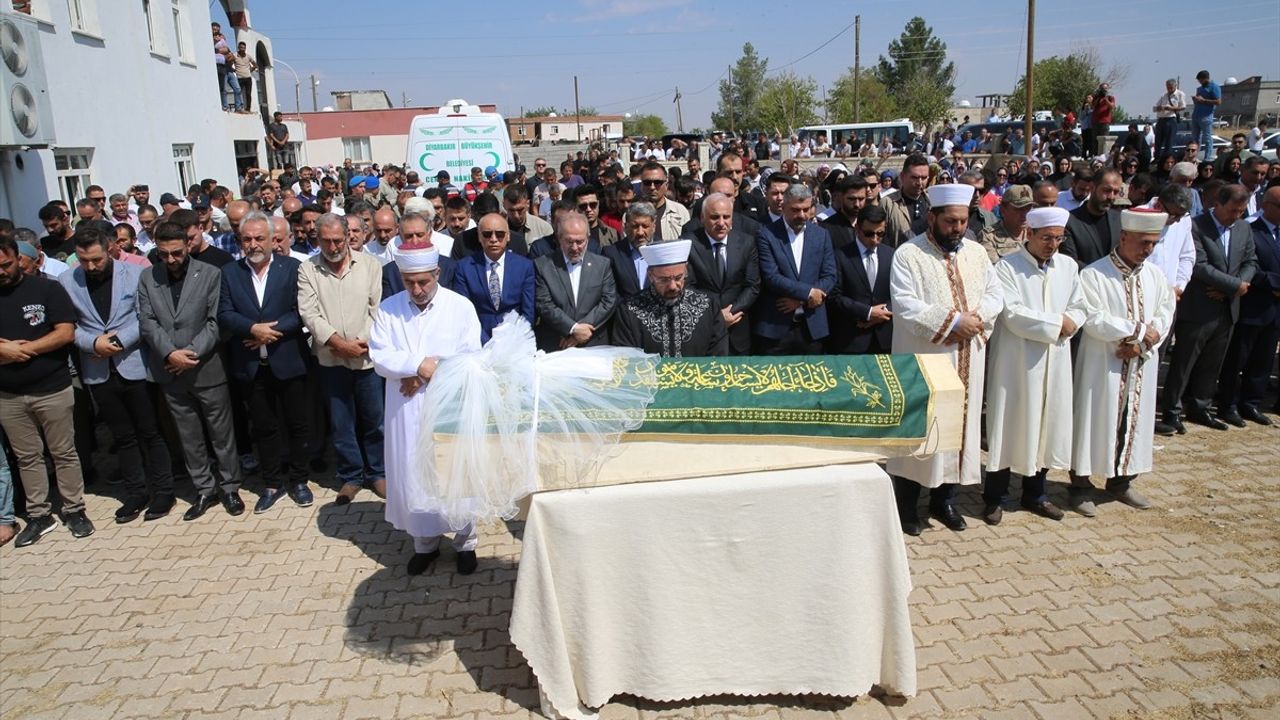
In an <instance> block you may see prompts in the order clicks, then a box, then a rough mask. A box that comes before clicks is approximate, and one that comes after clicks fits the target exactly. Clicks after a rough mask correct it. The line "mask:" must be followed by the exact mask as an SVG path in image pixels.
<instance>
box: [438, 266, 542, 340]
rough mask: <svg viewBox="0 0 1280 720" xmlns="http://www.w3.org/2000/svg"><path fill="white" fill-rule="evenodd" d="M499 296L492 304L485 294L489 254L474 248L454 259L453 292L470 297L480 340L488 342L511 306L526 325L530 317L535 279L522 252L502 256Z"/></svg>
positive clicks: (532, 307)
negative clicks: (500, 292) (473, 251)
mask: <svg viewBox="0 0 1280 720" xmlns="http://www.w3.org/2000/svg"><path fill="white" fill-rule="evenodd" d="M502 262H503V265H505V267H503V269H502V297H501V298H500V302H499V303H498V307H494V306H493V298H492V297H490V296H489V258H487V257H485V255H484V253H483V252H477V253H476V254H474V255H469V256H467V257H465V258H463V259H462V260H460V261H458V268H457V270H456V271H455V272H454V274H453V285H452V286H451V287H450V289H452V290H453V291H454V292H456V293H458V294H459V295H461V296H463V297H465V298H466V299H468V300H470V301H471V304H472V305H474V306H475V308H476V315H477V316H479V318H480V342H481V343H487V342H489V337H490V336H491V335H492V334H493V329H494V328H495V327H497V326H498V325H499V324H500V323H501V322H502V318H503V316H505V315H506V314H507V313H509V312H511V311H512V310H514V311H516V312H518V313H520V315H521V316H523V317H524V319H525V320H528V321H529V326H530V327H532V326H533V321H534V300H533V298H534V290H535V289H536V288H537V284H538V283H537V279H536V278H535V277H534V274H533V261H532V260H530V259H529V258H527V257H524V256H523V255H520V254H518V253H515V252H513V251H511V250H507V252H506V254H505V255H504V256H503V259H502Z"/></svg>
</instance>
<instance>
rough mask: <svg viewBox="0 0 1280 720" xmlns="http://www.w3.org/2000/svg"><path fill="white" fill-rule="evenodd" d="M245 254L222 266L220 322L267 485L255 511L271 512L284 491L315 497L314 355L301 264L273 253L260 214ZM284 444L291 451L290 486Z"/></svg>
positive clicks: (243, 226) (299, 498) (300, 498)
mask: <svg viewBox="0 0 1280 720" xmlns="http://www.w3.org/2000/svg"><path fill="white" fill-rule="evenodd" d="M240 255H241V259H240V260H237V261H236V262H234V263H231V264H230V265H227V266H225V267H224V268H223V269H222V290H221V296H220V298H219V300H218V324H219V325H220V326H221V327H222V331H223V332H224V333H227V334H228V335H230V339H229V340H228V341H227V347H228V350H229V354H230V368H229V369H230V371H231V377H232V378H233V379H234V380H235V381H236V382H237V383H239V384H240V385H241V387H242V388H243V390H244V392H243V394H244V397H246V398H247V399H248V401H249V413H250V418H251V422H252V425H253V436H254V439H255V440H256V441H257V443H258V460H259V462H260V463H261V467H262V479H263V483H264V485H265V486H266V487H265V488H264V489H263V491H262V496H261V497H259V498H258V502H257V504H256V505H254V507H253V512H254V513H264V512H266V511H267V510H269V509H271V506H272V505H274V504H275V503H276V501H277V500H279V499H280V497H281V496H282V495H284V494H285V493H288V495H289V497H290V498H292V499H293V501H294V502H295V503H297V504H298V505H299V506H301V507H307V506H309V505H311V503H312V502H314V497H313V496H312V494H311V490H310V489H309V488H308V487H307V465H306V458H307V457H308V452H307V439H308V438H309V437H310V435H311V427H310V421H309V417H308V413H309V410H310V407H311V405H310V402H309V396H308V394H307V355H308V350H307V345H306V341H305V340H304V338H303V335H302V318H301V317H300V316H299V315H298V268H299V267H300V266H301V263H299V262H298V261H297V260H294V259H293V258H289V257H284V256H283V255H276V254H275V253H273V252H272V242H271V229H270V221H269V220H268V218H267V216H266V215H265V214H263V213H260V212H251V213H248V214H247V215H245V216H244V218H243V219H242V220H241V221H240ZM282 425H283V426H284V438H283V442H282V438H281V426H282ZM282 445H283V446H284V447H287V448H288V451H289V471H288V474H289V478H288V480H287V481H285V479H284V467H283V465H284V463H283V460H282V458H281V447H282ZM282 486H283V487H284V490H283V491H282V490H281V487H282Z"/></svg>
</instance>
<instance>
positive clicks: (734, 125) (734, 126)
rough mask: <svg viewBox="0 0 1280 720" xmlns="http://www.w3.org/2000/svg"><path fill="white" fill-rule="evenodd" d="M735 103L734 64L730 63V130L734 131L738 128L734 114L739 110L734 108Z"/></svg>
mask: <svg viewBox="0 0 1280 720" xmlns="http://www.w3.org/2000/svg"><path fill="white" fill-rule="evenodd" d="M734 105H735V103H734V102H733V66H732V65H730V66H729V132H734V130H735V129H736V128H737V123H735V122H734V121H733V114H734V113H735V112H737V111H736V110H735V108H734Z"/></svg>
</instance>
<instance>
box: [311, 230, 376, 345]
mask: <svg viewBox="0 0 1280 720" xmlns="http://www.w3.org/2000/svg"><path fill="white" fill-rule="evenodd" d="M381 302H382V261H381V260H379V259H378V258H377V257H374V256H373V255H369V254H367V253H352V254H351V259H350V260H349V261H348V262H347V267H346V270H345V271H344V272H343V274H342V275H336V274H334V272H333V270H331V269H330V268H329V264H328V263H326V262H325V261H324V258H323V257H322V256H320V255H316V256H314V257H312V258H311V259H310V260H308V261H307V262H304V263H302V267H301V268H299V270H298V314H299V315H301V316H302V323H303V324H304V325H306V326H307V329H308V330H310V331H311V346H312V351H313V352H315V354H316V359H317V360H319V361H320V364H321V365H323V366H325V367H334V366H339V365H340V366H343V367H346V368H350V369H352V370H368V369H369V368H372V367H373V361H371V360H370V359H369V356H368V354H366V355H364V356H363V357H359V358H342V357H338V356H337V355H334V354H333V351H332V350H330V349H329V346H327V345H325V342H326V341H327V340H328V339H329V338H330V337H332V336H333V334H334V333H337V334H339V335H341V336H342V337H344V338H347V339H349V340H355V339H360V340H366V341H367V340H368V339H369V331H370V329H372V327H373V318H374V315H375V314H376V313H377V312H378V305H379V303H381Z"/></svg>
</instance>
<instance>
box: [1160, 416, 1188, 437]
mask: <svg viewBox="0 0 1280 720" xmlns="http://www.w3.org/2000/svg"><path fill="white" fill-rule="evenodd" d="M1164 422H1165V424H1166V425H1168V426H1169V427H1171V428H1173V431H1174V432H1176V433H1178V434H1179V435H1186V434H1187V426H1186V425H1183V424H1182V418H1180V417H1178V416H1177V415H1165V416H1164Z"/></svg>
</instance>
